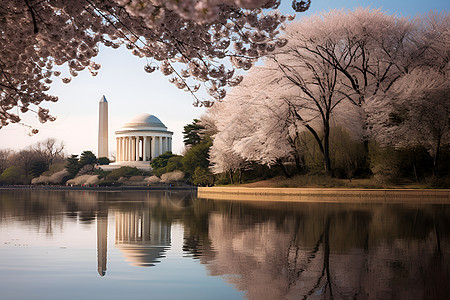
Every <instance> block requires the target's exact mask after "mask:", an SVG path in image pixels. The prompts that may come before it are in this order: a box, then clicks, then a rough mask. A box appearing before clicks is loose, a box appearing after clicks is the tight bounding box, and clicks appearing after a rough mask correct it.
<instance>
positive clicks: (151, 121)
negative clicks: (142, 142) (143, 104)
mask: <svg viewBox="0 0 450 300" xmlns="http://www.w3.org/2000/svg"><path fill="white" fill-rule="evenodd" d="M152 129H153V130H160V131H166V130H167V127H166V126H165V125H164V124H163V123H162V122H161V120H160V119H158V118H157V117H155V116H154V115H151V114H147V113H141V114H138V115H136V116H134V117H133V118H131V119H130V120H129V121H128V122H127V123H125V125H123V127H122V128H121V129H120V130H121V131H122V130H152Z"/></svg>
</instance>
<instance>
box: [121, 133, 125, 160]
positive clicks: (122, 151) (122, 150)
mask: <svg viewBox="0 0 450 300" xmlns="http://www.w3.org/2000/svg"><path fill="white" fill-rule="evenodd" d="M123 144H124V143H123V137H121V138H120V161H123V153H124V152H125V150H124V149H123Z"/></svg>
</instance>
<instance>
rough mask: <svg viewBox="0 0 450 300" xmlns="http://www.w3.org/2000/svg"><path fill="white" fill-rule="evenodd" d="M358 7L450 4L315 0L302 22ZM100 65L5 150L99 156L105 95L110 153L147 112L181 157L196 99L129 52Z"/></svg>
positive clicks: (10, 138) (13, 129)
mask: <svg viewBox="0 0 450 300" xmlns="http://www.w3.org/2000/svg"><path fill="white" fill-rule="evenodd" d="M290 4H291V1H290V0H283V1H282V6H281V10H282V11H283V12H286V13H291V14H292V13H293V11H292V10H291V9H290ZM357 6H362V7H367V6H371V7H373V8H382V10H384V11H387V12H388V13H389V14H398V15H403V16H414V15H416V14H418V13H428V12H429V11H430V10H436V11H439V12H440V11H443V10H448V8H449V6H450V5H449V4H448V1H445V0H429V1H406V0H390V1H388V0H382V1H381V0H379V1H353V0H312V4H311V8H310V10H309V11H308V12H306V13H302V14H297V18H299V17H301V16H304V15H305V16H307V15H310V14H313V13H316V12H321V11H324V10H325V11H326V10H329V9H334V8H349V9H352V8H353V7H357ZM95 61H96V62H98V63H100V64H101V65H102V68H101V69H100V72H99V75H97V76H96V77H92V76H90V74H89V72H82V73H81V74H80V75H79V76H78V77H76V78H74V79H73V80H72V82H71V83H70V84H68V85H66V84H62V83H60V82H59V81H55V84H54V85H53V87H52V88H51V90H50V93H52V94H54V95H56V96H58V97H59V101H58V102H57V103H48V104H45V107H48V108H50V110H51V112H52V113H53V114H54V115H56V116H57V120H56V121H55V122H48V123H46V124H40V123H39V122H38V121H37V119H36V117H35V116H34V115H32V114H25V115H24V116H23V121H24V123H26V124H29V125H32V126H34V127H36V128H38V129H39V130H40V133H38V134H37V135H34V136H31V137H30V136H28V132H29V129H27V128H26V127H23V126H20V125H9V126H7V127H4V128H2V129H0V141H1V143H0V148H11V149H15V150H19V149H23V148H25V147H27V146H29V145H32V144H34V143H36V142H38V141H41V140H44V139H46V138H47V137H55V138H57V139H58V140H62V141H64V143H65V145H66V151H67V153H68V154H80V153H81V151H83V150H91V151H93V152H94V153H97V134H98V124H97V122H98V101H99V100H100V98H101V96H102V95H105V96H106V98H107V100H108V102H109V141H110V143H109V144H110V147H109V149H110V153H115V144H114V131H115V130H118V129H119V128H120V127H121V126H122V125H123V124H124V123H125V122H126V121H127V120H129V119H131V118H132V117H133V116H134V115H136V114H138V113H141V112H147V113H150V114H153V115H155V116H157V117H158V118H159V119H160V120H161V121H162V122H163V123H164V124H165V125H166V126H167V127H168V129H169V130H170V131H173V132H174V140H173V150H174V152H176V153H181V152H182V150H183V142H182V133H181V132H182V130H183V126H184V125H186V124H188V123H190V122H192V120H193V119H194V118H198V117H199V116H200V115H201V114H202V113H203V112H204V109H203V108H195V107H193V106H192V102H193V99H192V97H191V96H190V95H189V94H187V93H185V92H183V91H181V90H178V89H177V88H175V87H174V86H173V85H172V84H170V83H169V82H168V81H167V78H166V77H164V76H162V75H160V74H159V73H158V72H154V73H153V74H147V73H145V72H144V70H143V66H144V65H145V59H139V58H136V57H134V56H133V55H131V53H129V52H128V51H126V50H124V49H118V50H112V49H110V48H105V47H101V48H100V53H99V55H98V57H97V58H96V59H95Z"/></svg>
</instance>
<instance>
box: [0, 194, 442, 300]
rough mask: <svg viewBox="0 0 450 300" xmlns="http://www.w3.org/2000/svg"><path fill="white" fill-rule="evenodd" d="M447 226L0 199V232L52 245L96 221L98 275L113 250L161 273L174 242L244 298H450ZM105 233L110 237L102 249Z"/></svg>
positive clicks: (347, 213) (276, 206)
mask: <svg viewBox="0 0 450 300" xmlns="http://www.w3.org/2000/svg"><path fill="white" fill-rule="evenodd" d="M449 217H450V206H449V205H444V204H436V205H432V204H427V205H421V204H417V203H402V204H399V203H397V204H387V203H382V204H374V203H372V204H358V203H350V204H337V203H273V202H266V203H259V202H233V201H213V200H207V199H197V198H196V197H195V195H194V194H192V193H189V192H188V193H169V192H160V193H155V192H126V193H122V192H120V193H119V192H118V193H94V192H56V191H33V192H26V191H1V192H0V228H8V227H11V226H19V227H21V228H23V227H25V228H32V229H33V230H34V231H36V232H37V233H39V234H42V235H44V236H52V235H53V234H54V232H55V229H58V231H61V232H64V228H65V227H67V222H75V223H80V224H88V225H89V224H90V225H94V224H95V223H94V222H95V221H96V229H97V258H98V262H97V264H98V265H97V267H98V273H99V274H100V276H104V275H105V274H107V273H106V272H107V265H109V266H114V265H117V264H119V262H118V261H117V260H115V258H113V260H111V258H110V259H108V258H107V256H108V251H110V252H111V249H112V248H111V247H115V248H116V249H118V250H120V252H121V253H122V254H123V256H124V257H125V259H126V260H127V262H128V263H129V264H131V265H132V266H133V267H134V266H137V267H148V266H155V268H150V269H148V270H149V272H150V270H156V269H158V267H157V266H160V265H164V264H165V263H164V261H163V260H162V259H163V258H164V257H165V256H167V255H168V251H169V250H173V244H174V242H176V240H177V239H179V238H181V239H182V240H181V241H179V242H180V244H182V249H180V252H182V254H183V255H180V256H179V257H176V260H177V262H180V263H181V262H182V261H183V260H192V259H194V260H196V261H199V262H200V263H201V264H202V265H203V266H205V268H206V269H207V270H208V275H209V276H220V277H221V278H223V279H224V280H225V281H226V282H228V283H231V285H232V286H233V287H234V288H235V289H236V290H239V291H243V292H244V293H245V296H246V297H247V298H249V299H291V298H295V299H299V298H303V299H307V298H308V299H310V298H312V299H348V298H352V299H353V298H354V299H366V298H374V299H385V298H400V299H404V298H406V299H409V298H413V299H416V298H427V299H444V298H445V297H446V296H447V295H449V294H450V290H449V287H448V284H447V283H448V282H450V278H449V274H450V267H449V266H450V262H449V257H450V218H449ZM108 222H109V223H108ZM111 222H113V224H112V223H111ZM14 224H19V225H14ZM174 224H177V226H179V225H181V226H182V229H183V234H182V235H180V236H178V235H176V236H174V235H173V228H174ZM108 226H110V227H108ZM111 226H112V227H111ZM108 228H110V229H113V230H114V235H113V236H112V237H111V238H113V241H114V246H113V245H110V248H108V244H107V243H108ZM109 232H111V230H110V231H109ZM77 234H79V235H82V234H84V233H83V232H78V233H77ZM0 237H1V235H0ZM110 241H111V240H110ZM0 242H2V243H3V242H4V241H3V240H1V241H0ZM0 249H1V245H0ZM158 263H159V265H158ZM109 269H111V268H109ZM140 269H142V268H140ZM91 270H92V269H91ZM1 272H3V271H1V268H0V273H1ZM108 272H112V271H108ZM114 272H116V273H115V275H117V274H118V273H120V272H121V270H117V269H116V270H115V271H114ZM180 272H181V271H180ZM108 274H109V273H108ZM119 275H120V274H119ZM97 276H98V275H97ZM184 276H185V277H186V278H189V277H190V273H189V270H187V271H185V273H184ZM104 278H108V276H105V277H104ZM134 279H136V280H142V278H134ZM144 282H145V281H144ZM205 282H206V279H205ZM196 284H200V283H199V282H198V281H197V282H196ZM168 292H169V291H168Z"/></svg>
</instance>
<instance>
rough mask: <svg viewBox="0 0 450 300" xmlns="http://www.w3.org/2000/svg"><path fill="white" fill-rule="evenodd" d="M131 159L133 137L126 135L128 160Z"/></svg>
mask: <svg viewBox="0 0 450 300" xmlns="http://www.w3.org/2000/svg"><path fill="white" fill-rule="evenodd" d="M132 160H133V137H132V136H129V137H128V161H132Z"/></svg>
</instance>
